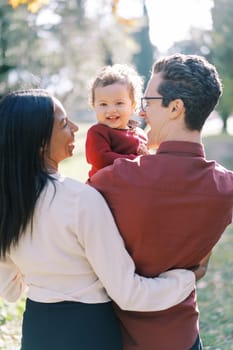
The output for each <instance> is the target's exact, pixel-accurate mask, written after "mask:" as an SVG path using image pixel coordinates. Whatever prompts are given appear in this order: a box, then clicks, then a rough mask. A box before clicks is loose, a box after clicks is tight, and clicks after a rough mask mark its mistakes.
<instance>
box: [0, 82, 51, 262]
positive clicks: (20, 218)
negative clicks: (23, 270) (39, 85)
mask: <svg viewBox="0 0 233 350" xmlns="http://www.w3.org/2000/svg"><path fill="white" fill-rule="evenodd" d="M53 124H54V104H53V99H52V97H51V96H50V95H49V94H48V92H46V91H45V90H42V89H29V90H21V91H15V92H12V93H9V94H8V95H7V96H5V97H4V98H3V99H2V100H1V101H0V257H5V256H6V253H7V252H9V250H10V248H11V247H12V245H13V246H16V245H17V243H18V242H19V239H20V237H21V235H22V234H23V232H24V230H25V228H26V226H27V225H28V224H29V223H30V222H31V224H32V218H33V213H34V209H35V205H36V202H37V199H38V197H39V195H40V193H41V191H42V190H43V188H44V187H45V185H46V183H47V181H48V179H49V178H50V176H49V174H48V172H47V171H46V168H45V163H44V151H45V147H47V146H48V145H49V143H50V138H51V134H52V128H53Z"/></svg>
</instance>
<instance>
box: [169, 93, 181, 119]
mask: <svg viewBox="0 0 233 350" xmlns="http://www.w3.org/2000/svg"><path fill="white" fill-rule="evenodd" d="M169 108H170V112H171V114H170V119H176V118H179V117H180V116H181V115H183V114H184V102H183V101H182V100H181V99H179V98H177V99H176V100H173V101H171V102H170V105H169Z"/></svg>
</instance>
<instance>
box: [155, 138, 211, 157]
mask: <svg viewBox="0 0 233 350" xmlns="http://www.w3.org/2000/svg"><path fill="white" fill-rule="evenodd" d="M156 153H157V154H159V153H179V154H180V155H182V154H183V155H185V156H187V155H192V156H195V157H205V151H204V147H203V145H202V144H201V143H198V142H188V141H165V142H162V143H161V145H160V146H159V148H158V150H157V152H156Z"/></svg>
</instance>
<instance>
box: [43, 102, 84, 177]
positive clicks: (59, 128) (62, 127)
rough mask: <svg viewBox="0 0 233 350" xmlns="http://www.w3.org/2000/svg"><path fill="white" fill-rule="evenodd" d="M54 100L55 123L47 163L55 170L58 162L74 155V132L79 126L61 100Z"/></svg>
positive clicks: (47, 153)
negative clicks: (67, 113) (68, 115)
mask: <svg viewBox="0 0 233 350" xmlns="http://www.w3.org/2000/svg"><path fill="white" fill-rule="evenodd" d="M53 101H54V125H53V130H52V136H51V140H50V144H49V147H48V150H47V152H46V165H47V166H48V167H49V168H52V169H54V170H57V169H58V164H59V163H60V162H61V161H62V160H64V159H66V158H68V157H71V156H72V155H73V151H74V147H75V138H74V133H75V132H77V131H78V129H79V128H78V126H77V125H75V124H74V123H73V122H72V121H71V120H69V119H68V118H67V115H66V111H65V109H64V107H63V106H62V104H61V103H60V101H58V100H57V99H56V98H53Z"/></svg>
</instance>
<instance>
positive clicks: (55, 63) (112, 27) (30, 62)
mask: <svg viewBox="0 0 233 350" xmlns="http://www.w3.org/2000/svg"><path fill="white" fill-rule="evenodd" d="M17 1H18V0H17ZM24 2H25V1H24ZM18 4H21V5H22V3H19V1H18ZM88 6H89V8H90V7H91V6H93V1H91V6H90V4H88V0H69V1H65V0H50V1H49V2H48V5H47V6H44V7H42V8H41V9H40V10H39V11H38V12H36V13H31V12H29V11H28V9H27V7H26V6H25V4H24V6H18V7H17V8H16V9H15V10H13V8H12V7H11V6H10V5H0V27H1V33H0V50H1V52H0V54H1V56H0V59H1V61H0V66H1V68H0V75H1V82H0V93H2V94H4V93H5V92H7V91H8V90H9V89H15V88H18V87H22V86H23V87H25V86H42V87H45V88H47V89H49V90H51V91H52V92H53V93H55V94H56V95H58V97H59V98H60V99H61V100H62V101H63V102H64V101H65V102H66V107H68V108H69V111H70V113H74V112H75V111H76V110H79V109H87V106H88V104H87V101H88V100H87V94H88V87H89V81H90V79H91V78H92V77H93V75H95V73H96V70H97V69H98V68H99V67H100V66H102V65H104V64H106V63H109V62H110V63H115V62H124V63H130V62H131V59H132V55H133V53H134V52H135V50H136V46H135V44H134V42H133V40H132V38H131V37H130V35H129V34H128V33H126V31H125V28H124V26H123V25H122V24H119V23H118V22H117V21H116V19H115V17H114V15H113V12H112V0H100V1H99V2H98V4H96V6H97V7H96V11H95V13H94V15H93V16H90V15H88ZM6 72H7V73H6Z"/></svg>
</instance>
